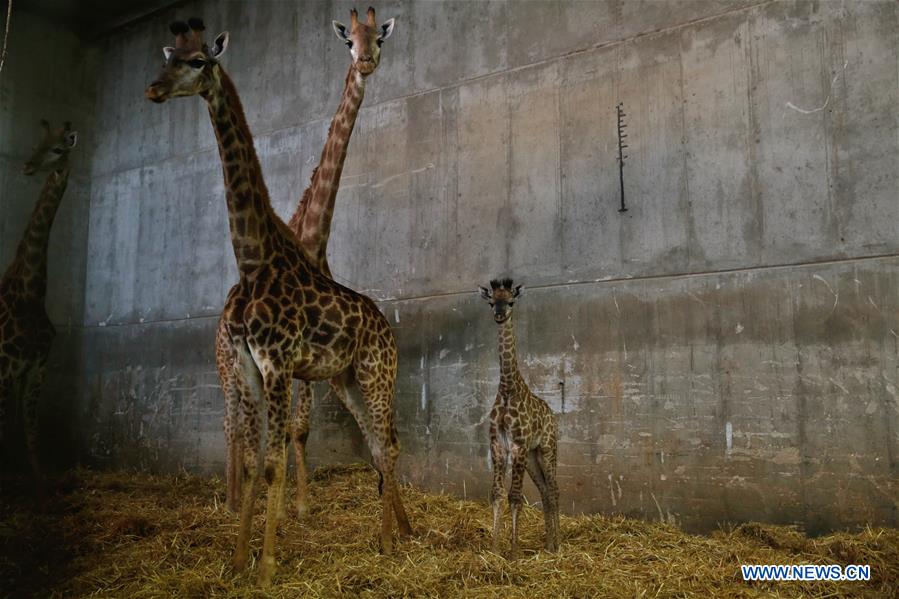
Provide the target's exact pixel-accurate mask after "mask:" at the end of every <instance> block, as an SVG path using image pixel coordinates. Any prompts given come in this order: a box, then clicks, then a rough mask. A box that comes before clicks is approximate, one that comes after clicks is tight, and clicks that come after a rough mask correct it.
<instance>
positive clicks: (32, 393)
mask: <svg viewBox="0 0 899 599" xmlns="http://www.w3.org/2000/svg"><path fill="white" fill-rule="evenodd" d="M46 371H47V362H46V360H41V361H40V362H39V363H37V364H35V365H34V366H33V367H32V368H31V370H30V371H29V372H28V375H27V380H26V381H25V388H24V393H23V397H22V407H23V410H22V411H23V416H24V423H25V447H26V449H27V450H28V462H29V464H30V465H31V475H32V477H33V478H34V491H35V495H36V496H37V498H38V499H39V500H40V501H43V499H44V497H45V492H44V487H45V485H44V475H43V472H42V471H41V465H40V459H39V458H38V443H37V438H38V428H37V427H38V407H39V404H40V395H41V389H42V388H43V385H44V375H45V374H46Z"/></svg>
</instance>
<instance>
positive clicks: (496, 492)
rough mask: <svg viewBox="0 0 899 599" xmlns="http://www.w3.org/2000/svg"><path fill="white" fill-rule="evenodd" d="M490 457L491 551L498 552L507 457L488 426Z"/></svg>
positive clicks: (491, 428) (492, 430) (492, 429)
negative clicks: (491, 468) (491, 479)
mask: <svg viewBox="0 0 899 599" xmlns="http://www.w3.org/2000/svg"><path fill="white" fill-rule="evenodd" d="M490 459H491V463H492V466H493V485H492V486H491V487H490V505H491V507H493V551H494V553H499V544H500V535H501V533H502V513H503V496H504V495H505V480H506V464H507V457H506V450H505V448H504V447H503V446H502V444H501V443H500V442H499V440H498V439H497V436H496V431H495V429H494V427H493V426H491V427H490Z"/></svg>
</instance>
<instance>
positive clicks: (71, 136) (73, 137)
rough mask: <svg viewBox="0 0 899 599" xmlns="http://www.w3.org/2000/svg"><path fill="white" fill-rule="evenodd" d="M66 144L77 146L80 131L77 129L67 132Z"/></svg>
mask: <svg viewBox="0 0 899 599" xmlns="http://www.w3.org/2000/svg"><path fill="white" fill-rule="evenodd" d="M65 143H66V146H67V147H68V148H69V149H71V148H74V147H75V144H76V143H78V132H77V131H69V132H67V133H66V137H65Z"/></svg>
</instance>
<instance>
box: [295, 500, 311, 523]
mask: <svg viewBox="0 0 899 599" xmlns="http://www.w3.org/2000/svg"><path fill="white" fill-rule="evenodd" d="M308 515H309V504H308V503H306V502H305V501H304V500H298V501H297V516H299V517H300V518H301V519H302V518H305V517H306V516H308Z"/></svg>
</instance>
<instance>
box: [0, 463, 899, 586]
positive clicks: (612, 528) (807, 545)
mask: <svg viewBox="0 0 899 599" xmlns="http://www.w3.org/2000/svg"><path fill="white" fill-rule="evenodd" d="M310 488H311V493H312V510H311V513H310V516H309V517H307V518H306V519H304V520H298V519H297V518H296V517H294V516H291V517H289V518H288V521H286V522H284V523H282V525H281V527H280V531H279V540H278V559H279V569H278V572H277V575H276V578H275V584H274V586H273V587H272V588H271V589H270V590H269V591H268V592H266V593H263V592H262V591H259V590H258V589H256V588H255V585H254V574H255V563H251V566H252V568H250V570H249V572H247V573H244V574H240V575H235V574H233V573H232V572H231V569H230V565H229V564H230V556H231V551H232V549H233V547H234V542H235V539H236V535H237V518H236V517H235V516H234V515H233V514H231V513H229V512H228V511H227V510H226V509H225V507H224V505H223V497H224V488H223V485H222V482H221V481H220V480H217V479H206V478H201V477H197V476H190V475H181V476H151V475H146V474H132V473H123V472H118V473H95V472H89V471H77V472H75V473H72V474H70V475H68V476H66V477H65V478H64V479H62V480H60V481H58V482H57V484H56V488H55V492H54V494H53V498H52V499H51V500H50V501H49V503H48V505H47V506H45V507H44V508H43V509H42V510H38V509H35V508H34V507H33V506H32V505H31V502H29V501H28V500H26V499H24V495H23V494H17V493H15V492H13V493H7V495H6V497H5V498H4V499H3V501H2V506H0V595H3V596H10V597H27V596H38V597H48V596H50V597H67V598H68V597H86V596H91V597H94V596H95V597H129V598H140V597H253V596H259V597H263V596H272V597H297V596H311V597H318V596H321V597H333V596H341V595H345V596H352V597H356V596H370V597H401V596H410V597H438V596H439V597H453V596H466V597H528V598H532V597H638V598H639V597H647V598H649V597H697V596H698V597H705V598H711V597H772V596H773V597H843V596H845V597H886V596H895V595H896V589H899V531H897V530H892V529H873V528H871V529H866V530H864V531H862V532H860V533H857V534H848V533H838V534H833V535H830V536H827V537H822V538H817V539H809V538H807V537H806V536H805V535H804V534H802V533H801V532H799V531H797V530H795V529H793V528H789V527H781V526H770V525H763V524H746V525H743V526H740V527H737V528H735V529H733V530H730V531H721V532H717V533H715V534H713V535H710V536H697V535H689V534H686V533H684V532H682V531H680V530H678V529H676V528H674V527H672V526H669V525H665V524H659V523H649V522H643V521H638V520H631V519H625V518H607V517H602V516H580V517H564V516H563V517H562V550H561V551H560V552H559V553H558V554H556V555H551V554H547V553H546V552H544V551H540V550H539V548H540V546H541V541H542V531H543V519H542V514H541V513H540V511H539V509H536V508H532V507H526V508H525V509H524V510H523V516H522V522H523V525H522V539H521V543H522V548H523V555H522V557H521V558H520V559H518V560H514V561H510V560H507V559H505V558H504V557H503V556H501V555H496V554H494V553H492V552H491V551H490V546H491V537H490V535H491V533H490V525H491V511H490V508H489V507H488V506H487V505H486V504H485V503H483V502H472V501H460V500H457V499H455V498H452V497H449V496H445V495H437V494H431V493H425V492H423V491H420V490H418V489H415V488H411V487H406V488H404V489H403V497H404V500H405V502H406V506H407V510H408V512H409V516H410V519H411V520H412V524H413V526H414V527H415V536H414V537H413V538H412V539H410V540H407V541H402V542H399V543H397V545H396V550H395V554H394V555H392V556H384V555H380V554H379V553H378V551H377V539H376V534H377V530H378V522H379V514H380V503H379V502H378V498H377V491H376V488H377V475H376V474H375V473H374V472H373V471H372V470H371V469H370V468H368V467H367V466H349V467H347V466H343V467H330V468H323V469H319V470H317V471H316V472H315V473H314V475H313V480H312V483H311V487H310ZM258 508H259V509H258V510H257V512H258V513H259V514H260V515H259V516H257V520H256V522H255V524H254V526H255V529H254V540H253V546H252V551H253V555H254V556H255V555H258V552H259V550H260V543H261V525H262V519H263V517H262V515H261V512H262V498H261V497H260V499H259V501H258ZM741 563H757V564H771V563H784V564H805V563H827V564H833V563H836V564H841V565H846V564H870V566H871V572H872V579H873V580H872V581H870V582H867V583H862V582H803V583H799V582H781V583H776V582H766V583H760V582H757V583H746V582H743V580H742V577H741V576H740V568H739V565H740V564H741Z"/></svg>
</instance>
